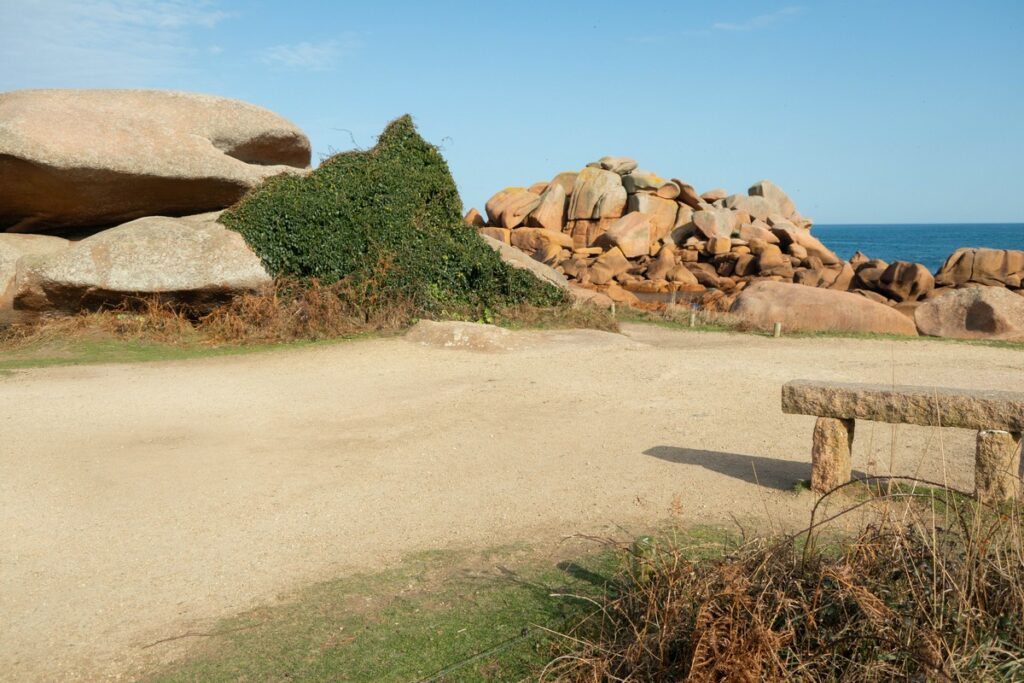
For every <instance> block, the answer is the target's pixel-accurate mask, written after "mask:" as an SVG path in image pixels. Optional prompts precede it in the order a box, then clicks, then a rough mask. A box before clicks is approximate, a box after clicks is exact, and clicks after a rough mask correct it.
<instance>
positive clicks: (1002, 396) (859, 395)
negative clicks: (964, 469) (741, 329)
mask: <svg viewBox="0 0 1024 683" xmlns="http://www.w3.org/2000/svg"><path fill="white" fill-rule="evenodd" d="M782 412H784V413H789V414H795V415H817V416H818V417H832V418H836V419H840V420H852V419H859V420H872V421H874V422H890V423H896V424H914V425H923V426H926V427H959V428H962V429H975V430H979V431H980V430H986V429H1001V430H1004V431H1007V432H1015V433H1019V432H1021V431H1024V393H1020V392H1016V391H984V390H976V389H954V388H949V387H920V386H899V385H897V386H886V385H883V384H853V383H842V382H816V381H811V380H802V379H798V380H793V381H792V382H787V383H786V384H784V385H783V387H782Z"/></svg>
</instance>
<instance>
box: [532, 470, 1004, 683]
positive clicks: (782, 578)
mask: <svg viewBox="0 0 1024 683" xmlns="http://www.w3.org/2000/svg"><path fill="white" fill-rule="evenodd" d="M908 496H909V497H910V501H909V502H908V501H907V500H906V499H905V498H906V497H908ZM897 498H901V499H902V500H901V502H900V503H899V504H896V503H895V502H894V501H895V500H896V499H897ZM883 499H884V501H886V504H883V505H879V506H878V509H877V510H875V511H873V513H872V514H873V519H872V521H871V523H869V524H868V525H866V526H865V527H864V528H863V531H862V532H861V533H860V534H859V535H858V536H857V537H856V538H855V539H853V540H852V542H844V543H836V542H831V543H829V542H824V540H823V537H822V535H821V533H822V529H823V528H824V527H819V526H812V528H811V529H810V530H809V531H807V532H805V533H803V534H798V535H795V536H792V537H787V538H784V539H782V540H778V541H772V542H769V541H765V540H757V541H752V542H749V543H746V544H743V545H741V546H740V547H738V548H737V549H735V550H734V551H732V552H729V553H727V554H725V555H724V556H722V557H718V558H715V559H694V558H693V556H692V555H691V554H690V553H689V552H687V551H686V549H683V548H678V547H673V546H668V547H656V549H655V550H654V551H653V552H652V551H650V550H641V551H638V550H637V548H636V547H631V548H629V549H624V550H623V557H624V558H625V561H624V563H623V566H624V568H623V570H622V572H621V575H620V576H619V578H618V581H617V583H616V585H617V586H618V589H617V590H616V591H615V592H614V593H613V594H612V595H610V596H609V597H608V598H607V600H605V601H604V603H603V604H601V605H600V609H599V610H598V611H597V612H595V613H594V614H593V615H592V616H591V617H590V618H588V619H587V620H585V621H584V622H583V623H581V624H580V625H579V626H578V627H577V628H576V629H575V630H573V631H571V632H570V633H568V634H567V635H566V640H565V642H566V644H567V646H566V648H565V649H566V652H565V653H564V654H563V655H562V656H560V657H559V658H557V659H556V660H554V661H553V662H552V663H551V664H550V665H549V666H548V668H547V670H546V671H545V673H544V677H543V678H544V680H557V681H562V682H566V683H568V682H573V683H597V682H599V681H600V682H604V681H609V682H610V681H629V682H637V683H639V682H641V681H644V682H646V681H684V680H686V681H750V682H751V683H753V682H754V681H788V680H801V681H891V680H920V681H990V680H1006V681H1009V680H1024V619H1022V615H1024V542H1022V526H1021V522H1022V518H1021V515H1020V508H1019V507H1016V506H1014V507H1013V508H1007V509H992V508H986V507H981V506H979V505H977V504H976V503H974V502H973V501H971V500H970V499H969V498H968V497H966V496H964V495H962V494H957V493H956V492H953V491H950V490H949V489H937V490H934V489H933V490H930V491H923V490H922V489H920V488H910V489H906V488H902V489H900V488H890V489H887V492H886V493H885V494H884V496H883ZM922 499H924V501H925V503H926V504H921V501H922ZM858 505H861V503H858ZM871 505H877V503H876V502H874V501H872V503H871Z"/></svg>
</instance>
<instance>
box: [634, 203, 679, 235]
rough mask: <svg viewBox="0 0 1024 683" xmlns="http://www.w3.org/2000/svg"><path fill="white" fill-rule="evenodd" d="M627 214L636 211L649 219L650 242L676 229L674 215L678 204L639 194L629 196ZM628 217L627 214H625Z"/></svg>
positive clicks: (677, 209)
mask: <svg viewBox="0 0 1024 683" xmlns="http://www.w3.org/2000/svg"><path fill="white" fill-rule="evenodd" d="M626 206H627V210H628V211H629V212H635V211H638V212H640V213H643V214H646V215H647V216H649V217H650V221H651V226H652V228H653V229H652V231H651V241H652V242H654V241H656V240H660V239H661V238H662V237H664V236H665V235H667V234H669V233H670V232H672V230H673V228H675V227H676V215H677V213H678V211H679V204H678V203H677V202H675V201H674V200H671V199H664V198H662V197H659V196H657V195H653V194H648V193H646V192H641V193H638V194H632V195H629V199H628V201H627V202H626ZM626 215H627V216H628V215H629V214H628V213H627V214H626Z"/></svg>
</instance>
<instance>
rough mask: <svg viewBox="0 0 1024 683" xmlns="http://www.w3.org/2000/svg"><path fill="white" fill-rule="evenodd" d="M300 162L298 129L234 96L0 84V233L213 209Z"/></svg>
mask: <svg viewBox="0 0 1024 683" xmlns="http://www.w3.org/2000/svg"><path fill="white" fill-rule="evenodd" d="M309 163H310V145H309V140H308V139H307V138H306V136H305V135H304V134H303V133H302V131H300V130H299V129H298V128H296V127H295V126H294V125H293V124H291V123H290V122H288V121H287V120H285V119H284V118H282V117H280V116H278V115H276V114H274V113H272V112H270V111H268V110H266V109H263V108H261V107H257V106H254V105H251V104H247V103H244V102H239V101H237V100H230V99H226V98H222V97H213V96H209V95H198V94H192V93H182V92H168V91H151V90H21V91H15V92H8V93H3V94H0V231H8V232H32V233H47V232H51V233H52V232H53V231H55V230H58V229H66V228H69V227H71V228H80V227H102V226H108V225H114V224H117V223H122V222H125V221H129V220H131V219H134V218H139V217H142V216H148V215H165V216H180V215H187V214H196V213H201V212H204V211H211V210H217V209H222V208H225V207H227V206H229V205H231V204H233V203H234V202H235V201H237V200H238V199H239V198H241V196H242V195H243V194H245V192H247V191H248V190H249V189H251V188H253V187H255V186H256V185H258V184H259V183H260V182H261V181H262V180H263V179H265V178H267V177H269V176H273V175H277V174H279V173H302V172H304V169H306V168H308V166H309Z"/></svg>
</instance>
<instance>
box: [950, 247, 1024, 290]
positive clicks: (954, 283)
mask: <svg viewBox="0 0 1024 683" xmlns="http://www.w3.org/2000/svg"><path fill="white" fill-rule="evenodd" d="M1022 279H1024V251H1016V250H1009V249H957V250H956V251H955V252H953V254H951V255H950V257H949V258H948V259H946V262H945V263H944V264H943V265H942V267H941V268H939V272H938V273H936V275H935V284H936V285H937V286H940V287H963V286H964V285H968V284H979V285H989V286H993V287H999V286H1003V287H1012V288H1014V289H1019V288H1020V287H1021V281H1022Z"/></svg>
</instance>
